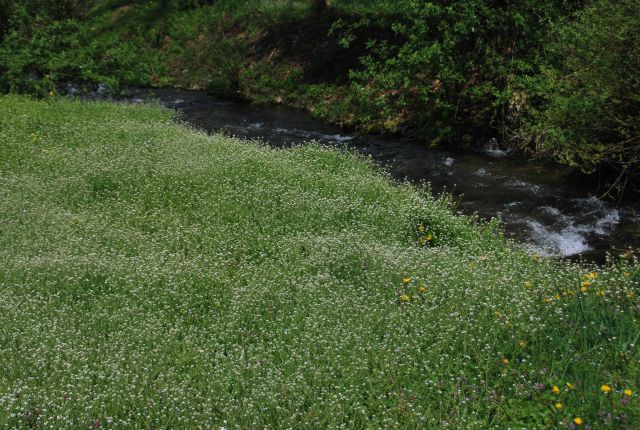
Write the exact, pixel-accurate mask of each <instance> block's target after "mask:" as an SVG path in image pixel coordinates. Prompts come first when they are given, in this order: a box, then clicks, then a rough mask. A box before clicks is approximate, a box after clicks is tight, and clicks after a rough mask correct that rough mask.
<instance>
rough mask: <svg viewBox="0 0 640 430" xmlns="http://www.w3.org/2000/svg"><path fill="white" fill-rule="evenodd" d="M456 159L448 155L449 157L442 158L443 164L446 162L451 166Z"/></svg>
mask: <svg viewBox="0 0 640 430" xmlns="http://www.w3.org/2000/svg"><path fill="white" fill-rule="evenodd" d="M455 161H456V160H454V159H453V158H451V157H447V158H445V159H444V160H442V164H444V165H445V166H448V167H451V166H453V163H454V162H455Z"/></svg>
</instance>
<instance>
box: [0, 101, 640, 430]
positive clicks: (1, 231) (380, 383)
mask: <svg viewBox="0 0 640 430" xmlns="http://www.w3.org/2000/svg"><path fill="white" fill-rule="evenodd" d="M0 113H1V115H0V190H1V191H0V193H1V194H2V198H0V261H1V263H0V265H1V270H0V427H1V428H88V427H90V426H92V425H94V426H98V425H102V426H103V427H104V428H144V429H148V428H155V429H157V428H185V429H191V428H193V429H195V428H203V429H210V428H218V427H220V426H223V425H225V426H226V427H228V428H261V427H272V428H288V427H293V428H327V427H337V426H340V425H343V426H345V427H348V428H367V427H387V428H398V427H404V428H415V427H430V428H433V427H438V426H443V425H444V424H445V423H448V424H449V425H450V426H452V427H453V428H474V427H475V428H486V427H487V426H489V425H496V426H498V427H501V428H502V427H505V426H507V425H516V424H518V425H520V426H527V427H534V426H538V427H539V428H548V427H553V426H555V425H558V426H564V425H563V424H562V423H563V422H564V423H567V422H570V421H571V420H573V419H574V418H575V417H581V419H582V420H584V422H585V423H586V424H589V425H592V426H594V428H598V427H601V426H604V420H605V419H609V420H611V422H612V423H613V424H614V425H615V426H618V427H622V428H624V427H628V428H634V427H636V426H637V424H638V422H639V421H638V419H639V418H640V415H639V410H638V409H639V408H638V406H639V399H638V397H637V396H636V394H635V392H636V391H638V390H639V389H640V387H638V386H637V381H638V378H639V376H640V375H639V374H638V353H637V350H636V347H635V346H634V344H635V343H637V341H638V333H639V330H638V328H639V327H638V314H639V312H640V309H639V304H638V298H637V293H638V288H639V282H638V281H639V279H640V272H639V271H638V269H636V268H633V267H624V266H620V265H616V266H613V265H610V266H608V267H607V268H602V269H600V270H599V271H598V274H597V277H596V278H595V279H593V280H592V281H590V282H591V283H592V284H591V285H589V286H583V287H582V289H583V290H584V291H581V282H583V281H584V278H583V275H584V274H585V273H586V271H587V270H591V269H589V268H584V267H583V268H580V267H578V266H576V265H573V264H571V263H568V262H558V261H553V260H540V261H538V260H536V259H535V258H532V257H531V256H529V255H527V254H525V253H522V252H519V251H517V250H514V249H512V247H511V246H510V245H509V244H508V243H505V242H504V241H503V240H502V239H501V238H500V235H499V234H498V232H496V230H495V228H493V227H491V226H484V227H483V226H478V225H475V224H474V223H473V222H472V220H470V219H468V218H463V217H458V216H454V215H452V214H451V211H450V209H449V208H448V206H447V203H446V202H445V201H443V200H436V201H434V200H433V199H431V198H430V197H427V196H426V195H425V194H424V193H423V192H421V191H420V190H417V189H415V188H412V187H409V186H406V185H402V186H400V185H396V184H393V183H392V182H391V181H390V180H389V179H388V178H387V177H386V176H385V175H384V174H383V173H381V172H377V171H375V169H372V166H371V165H370V164H369V163H368V162H367V161H366V160H362V159H360V158H359V157H357V156H355V155H348V154H347V155H345V154H341V153H339V152H337V151H334V150H329V149H323V148H319V147H317V146H313V145H312V146H307V147H302V148H296V149H293V150H273V149H269V148H266V147H263V146H260V145H258V144H255V143H250V142H242V141H239V140H234V139H230V138H226V137H221V136H207V135H205V134H203V133H200V132H198V131H196V130H193V129H190V128H188V127H186V126H182V125H176V124H175V123H173V122H172V118H171V116H172V115H171V113H170V112H168V111H166V110H163V109H160V108H157V107H150V106H149V107H133V106H126V105H117V104H105V103H91V104H84V103H81V102H75V101H62V100H60V101H56V100H53V99H49V101H48V103H47V102H44V101H42V102H33V101H29V100H27V99H25V98H19V97H14V96H5V97H2V98H0ZM420 222H423V223H424V224H425V225H426V229H425V230H426V232H425V233H431V234H432V235H433V236H434V240H433V242H434V246H428V247H425V248H422V247H420V246H419V245H418V243H417V239H418V237H419V235H420V234H421V233H420V232H419V229H418V225H419V224H420ZM403 277H410V278H411V280H410V281H409V282H408V283H404V282H403V279H402V278H403ZM421 285H424V286H425V287H426V289H425V290H424V291H422V289H421V288H420V286H421ZM405 294H406V295H407V296H408V297H407V298H408V299H409V301H408V302H403V301H402V299H403V298H404V297H403V295H405ZM556 295H557V296H556ZM567 382H569V383H571V384H573V386H574V389H570V388H568V386H567V385H566V383H567ZM536 384H538V385H536ZM602 384H610V385H611V386H612V387H613V392H611V393H608V394H603V393H602V392H601V391H600V387H601V385H602ZM553 385H557V386H558V387H559V388H560V392H559V393H557V394H554V393H553V391H552V387H553ZM623 389H631V390H633V391H634V394H633V396H631V397H629V396H626V395H625V394H624V393H623V392H622V390H623ZM558 402H560V403H562V405H563V408H562V409H556V408H555V407H554V404H555V403H558ZM599 412H603V415H602V416H599V415H598V413H599ZM609 413H611V416H610V417H608V416H607V414H609ZM625 420H626V421H625ZM225 423H226V424H225Z"/></svg>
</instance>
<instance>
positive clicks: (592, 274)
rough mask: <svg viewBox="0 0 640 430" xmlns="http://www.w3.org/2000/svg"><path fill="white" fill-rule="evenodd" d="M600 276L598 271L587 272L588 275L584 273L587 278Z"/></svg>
mask: <svg viewBox="0 0 640 430" xmlns="http://www.w3.org/2000/svg"><path fill="white" fill-rule="evenodd" d="M597 276H598V274H597V273H596V272H591V273H587V274H586V275H584V278H585V279H595V278H596V277H597Z"/></svg>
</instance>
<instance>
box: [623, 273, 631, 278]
mask: <svg viewBox="0 0 640 430" xmlns="http://www.w3.org/2000/svg"><path fill="white" fill-rule="evenodd" d="M623 275H624V277H625V278H628V277H629V276H631V273H629V272H624V273H623Z"/></svg>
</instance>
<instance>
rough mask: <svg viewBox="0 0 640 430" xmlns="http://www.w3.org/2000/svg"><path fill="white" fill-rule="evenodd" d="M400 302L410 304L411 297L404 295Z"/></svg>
mask: <svg viewBox="0 0 640 430" xmlns="http://www.w3.org/2000/svg"><path fill="white" fill-rule="evenodd" d="M400 301H401V302H408V301H409V296H408V295H406V294H403V295H401V296H400Z"/></svg>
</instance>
